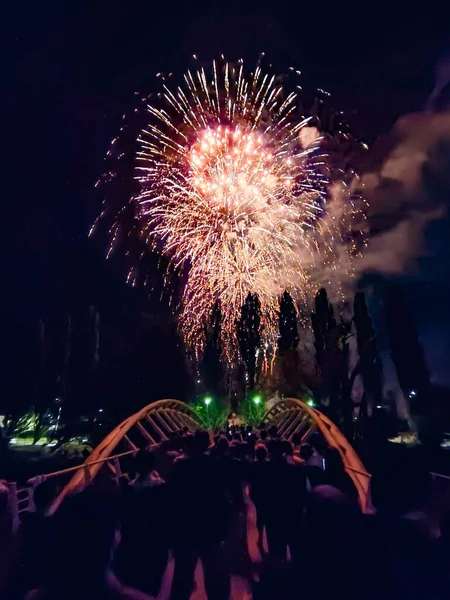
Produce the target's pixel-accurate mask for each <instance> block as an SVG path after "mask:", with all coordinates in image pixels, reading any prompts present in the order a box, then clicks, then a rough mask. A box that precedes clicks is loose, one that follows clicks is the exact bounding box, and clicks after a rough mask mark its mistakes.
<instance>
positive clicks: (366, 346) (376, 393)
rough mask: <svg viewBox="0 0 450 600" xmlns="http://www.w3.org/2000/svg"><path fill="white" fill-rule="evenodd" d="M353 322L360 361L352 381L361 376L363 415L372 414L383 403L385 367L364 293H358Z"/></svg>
mask: <svg viewBox="0 0 450 600" xmlns="http://www.w3.org/2000/svg"><path fill="white" fill-rule="evenodd" d="M353 322H354V324H355V329H356V343H357V346H358V354H359V360H358V363H357V365H356V368H355V370H354V372H353V377H352V379H353V380H354V377H355V376H356V375H360V376H361V379H362V381H363V385H364V395H363V398H362V404H363V407H362V408H363V413H364V414H367V413H368V414H369V415H371V414H372V410H373V407H374V406H376V405H377V404H380V403H381V399H382V394H383V365H382V362H381V358H380V355H379V353H378V346H377V339H376V336H375V330H374V328H373V324H372V319H371V318H370V315H369V311H368V310H367V304H366V299H365V296H364V294H363V293H361V292H358V293H357V294H356V295H355V299H354V302H353Z"/></svg>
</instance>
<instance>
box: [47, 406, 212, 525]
mask: <svg viewBox="0 0 450 600" xmlns="http://www.w3.org/2000/svg"><path fill="white" fill-rule="evenodd" d="M201 427H202V424H201V422H200V420H199V418H198V416H197V414H196V413H195V412H194V411H193V410H192V408H190V406H188V405H187V404H185V403H184V402H180V400H172V399H168V400H158V401H157V402H152V403H151V404H148V405H147V406H145V407H144V408H142V409H141V410H140V411H138V412H137V413H134V414H133V415H131V416H130V417H127V418H126V419H125V420H124V421H122V423H120V424H119V425H117V427H115V428H114V429H113V430H112V431H111V433H109V434H108V435H107V436H106V437H105V438H104V440H103V441H102V442H100V444H99V445H98V446H97V447H96V448H95V449H94V450H93V452H92V453H91V454H90V455H89V456H88V458H87V459H86V461H85V462H84V463H83V465H81V466H80V468H78V469H76V470H75V473H74V475H73V476H72V478H71V479H70V481H69V482H68V483H67V485H66V486H65V487H64V488H63V490H62V491H61V492H60V494H59V495H58V496H57V498H56V499H55V501H54V502H53V504H52V505H51V507H50V510H49V513H50V514H53V513H54V512H55V511H56V510H57V509H58V507H59V505H60V504H61V502H62V501H63V500H64V498H65V497H66V496H67V494H70V493H72V492H75V491H80V490H82V489H83V488H84V487H85V486H86V485H87V484H88V483H89V482H90V481H91V480H92V479H93V478H94V477H95V476H96V475H97V474H98V472H99V471H100V470H101V468H102V467H103V466H104V465H105V463H107V465H108V466H109V468H110V469H111V470H112V471H113V472H114V473H115V474H116V475H118V474H119V473H120V459H121V458H123V457H125V456H127V455H130V454H134V453H136V452H137V451H138V450H139V449H140V448H148V447H155V446H158V445H159V444H160V443H161V442H163V441H167V440H168V439H169V437H170V435H171V434H173V433H176V432H177V431H182V430H186V429H187V430H188V431H190V432H194V431H197V430H198V429H200V428H201ZM117 450H119V452H117ZM120 450H122V452H120ZM110 457H112V460H111V461H108V459H109V458H110Z"/></svg>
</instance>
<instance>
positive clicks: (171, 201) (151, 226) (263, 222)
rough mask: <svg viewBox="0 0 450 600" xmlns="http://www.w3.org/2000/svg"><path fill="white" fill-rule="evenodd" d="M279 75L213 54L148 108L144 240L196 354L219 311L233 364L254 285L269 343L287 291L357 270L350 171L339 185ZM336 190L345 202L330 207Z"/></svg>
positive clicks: (141, 163) (303, 290)
mask: <svg viewBox="0 0 450 600" xmlns="http://www.w3.org/2000/svg"><path fill="white" fill-rule="evenodd" d="M279 81H280V80H279V78H277V77H276V76H275V75H268V74H265V73H264V72H263V71H262V69H261V67H260V65H258V66H257V68H256V69H255V71H254V73H252V74H251V75H249V76H247V75H246V74H245V71H244V66H243V64H239V65H238V66H237V67H236V66H231V65H230V64H228V63H224V64H220V65H219V64H217V63H216V62H214V63H213V64H212V69H211V70H210V72H209V73H207V72H205V70H204V69H200V70H198V71H196V72H188V73H187V74H186V75H185V77H184V82H183V84H182V85H180V86H179V87H177V88H174V89H170V87H168V85H167V84H166V83H164V85H163V92H162V94H161V95H160V99H159V101H158V102H156V103H153V104H151V105H148V106H147V115H148V121H147V124H146V126H145V127H144V128H143V130H142V131H141V133H140V135H139V138H138V146H139V150H138V166H137V179H138V181H139V184H140V192H139V194H138V195H137V196H136V197H134V198H133V205H134V207H135V211H136V219H137V223H138V226H139V230H140V235H141V237H142V238H143V239H144V240H145V241H146V243H147V244H148V245H149V246H150V247H151V248H152V249H153V250H154V251H156V252H157V253H158V254H159V255H163V256H165V257H166V258H167V259H168V264H169V265H170V266H171V267H172V268H173V269H174V270H175V272H177V274H178V276H179V278H180V281H181V285H182V294H181V300H180V302H179V306H178V319H179V327H180V330H181V332H182V335H183V338H184V340H185V342H186V345H187V347H188V348H189V349H191V350H192V351H193V352H194V355H195V357H196V358H197V359H198V358H199V356H200V355H201V353H202V350H203V347H204V343H205V325H206V324H207V323H208V322H209V321H210V319H211V316H212V314H213V311H215V310H217V309H218V310H219V311H220V314H221V318H222V321H221V327H220V341H221V347H222V352H223V355H224V357H225V358H226V360H227V361H228V362H229V363H231V362H233V361H234V360H235V359H236V356H237V353H238V351H239V350H238V344H237V338H236V324H237V322H238V320H239V317H240V314H241V308H242V306H243V304H244V302H245V300H246V298H247V296H248V295H249V294H252V295H256V296H257V297H258V299H259V303H260V307H261V333H262V342H263V345H264V346H263V347H266V348H268V347H271V346H273V345H274V342H275V340H276V335H277V323H278V310H279V297H280V295H281V294H282V293H283V291H284V290H288V291H289V292H290V293H291V295H292V296H293V297H294V298H296V299H297V301H302V302H304V301H306V300H307V298H308V296H310V295H311V291H312V289H314V290H315V289H316V288H317V286H318V285H323V284H327V283H331V278H332V274H333V273H334V277H333V279H334V280H336V279H339V277H342V272H343V270H344V271H345V272H346V276H348V274H349V271H350V270H351V260H350V257H351V255H352V253H353V254H354V253H355V248H356V247H355V243H354V240H353V238H352V236H349V233H350V232H351V231H352V229H353V228H354V227H353V225H354V222H355V218H354V216H355V215H356V213H357V212H358V211H357V210H356V209H355V204H354V202H353V201H352V200H351V198H350V197H351V195H352V193H351V192H350V191H349V189H350V188H349V186H348V181H346V174H345V172H344V171H345V170H343V169H338V170H339V173H340V176H339V179H340V180H342V184H341V185H340V187H339V185H337V184H336V176H333V174H332V169H330V167H329V161H328V158H327V153H326V152H325V151H324V150H323V136H322V135H321V134H320V133H319V131H318V129H317V128H316V127H313V126H311V123H310V118H309V117H306V118H305V117H302V116H300V115H299V112H298V95H297V92H292V93H289V94H287V93H286V92H285V90H284V87H283V85H282V84H280V82H279ZM330 186H331V187H330ZM333 186H334V187H333ZM330 190H334V191H332V192H331V193H330ZM333 194H334V195H335V196H336V195H337V194H339V196H340V198H341V199H340V200H339V201H338V200H336V199H335V201H334V208H333V209H332V210H329V208H328V204H330V205H331V204H332V202H330V201H331V200H333ZM343 195H344V196H345V199H346V201H345V202H342V196H343ZM349 199H350V201H349ZM113 231H114V232H116V229H114V228H113Z"/></svg>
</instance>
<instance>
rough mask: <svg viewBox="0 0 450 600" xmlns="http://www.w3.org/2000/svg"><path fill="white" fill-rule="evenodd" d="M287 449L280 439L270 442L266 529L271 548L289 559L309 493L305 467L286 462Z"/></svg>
mask: <svg viewBox="0 0 450 600" xmlns="http://www.w3.org/2000/svg"><path fill="white" fill-rule="evenodd" d="M284 449H285V446H284V444H283V442H281V441H280V440H277V439H273V440H271V441H270V442H269V456H270V462H269V465H268V468H267V480H266V486H267V504H266V506H267V514H266V533H267V543H268V546H269V552H270V554H271V555H272V556H274V557H276V558H278V559H286V558H287V547H288V545H290V546H291V545H295V543H296V542H297V540H298V536H299V535H300V529H301V520H302V513H303V507H304V501H305V495H306V478H305V473H304V470H303V468H302V467H301V466H297V465H292V464H287V463H286V460H285V458H284V456H283V451H284ZM297 533H298V535H297ZM298 543H299V542H298ZM291 550H292V547H291ZM296 550H297V547H295V550H294V551H296Z"/></svg>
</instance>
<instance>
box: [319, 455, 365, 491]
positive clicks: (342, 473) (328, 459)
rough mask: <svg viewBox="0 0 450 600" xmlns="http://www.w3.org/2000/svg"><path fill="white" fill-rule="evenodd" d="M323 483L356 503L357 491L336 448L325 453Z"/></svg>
mask: <svg viewBox="0 0 450 600" xmlns="http://www.w3.org/2000/svg"><path fill="white" fill-rule="evenodd" d="M323 483H324V484H327V485H331V486H333V487H335V488H337V489H338V490H341V492H343V493H344V494H345V495H346V496H347V498H348V499H349V500H352V501H354V502H358V491H357V489H356V487H355V484H354V483H353V480H352V478H351V477H350V475H349V474H348V473H347V472H346V470H345V468H344V463H343V462H342V459H341V456H340V454H339V451H338V450H337V449H336V448H329V449H328V450H327V451H326V454H325V473H324V478H323Z"/></svg>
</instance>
